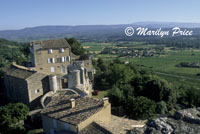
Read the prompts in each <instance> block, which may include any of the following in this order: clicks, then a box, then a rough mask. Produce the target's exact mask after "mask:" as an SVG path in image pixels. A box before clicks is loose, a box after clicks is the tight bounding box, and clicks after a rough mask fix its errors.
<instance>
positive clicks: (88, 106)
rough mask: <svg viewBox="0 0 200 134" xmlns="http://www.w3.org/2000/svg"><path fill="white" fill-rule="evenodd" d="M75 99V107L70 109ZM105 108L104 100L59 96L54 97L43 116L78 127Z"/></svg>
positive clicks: (74, 95) (77, 96)
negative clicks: (71, 102)
mask: <svg viewBox="0 0 200 134" xmlns="http://www.w3.org/2000/svg"><path fill="white" fill-rule="evenodd" d="M72 98H73V99H75V107H74V108H71V107H70V99H72ZM102 108H103V100H99V99H94V98H90V97H81V96H79V95H76V94H73V95H59V96H54V97H52V99H51V101H50V102H49V103H48V104H47V106H46V108H45V109H44V110H42V112H41V114H43V115H46V116H49V117H51V118H55V119H57V120H61V121H64V122H67V123H69V124H74V125H77V124H79V123H81V122H82V121H84V120H86V119H87V118H89V117H90V116H92V115H93V114H95V113H97V112H98V111H100V110H101V109H102Z"/></svg>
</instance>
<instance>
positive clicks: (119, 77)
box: [108, 64, 135, 85]
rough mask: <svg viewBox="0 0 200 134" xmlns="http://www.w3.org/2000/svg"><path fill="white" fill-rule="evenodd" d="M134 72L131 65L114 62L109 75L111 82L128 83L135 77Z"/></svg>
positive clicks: (112, 83)
mask: <svg viewBox="0 0 200 134" xmlns="http://www.w3.org/2000/svg"><path fill="white" fill-rule="evenodd" d="M134 75H135V74H134V72H133V70H131V69H130V68H129V67H127V66H126V65H123V64H114V65H113V66H112V67H111V74H110V75H109V80H108V81H109V83H110V84H111V85H114V84H119V85H121V84H127V83H129V82H130V81H131V80H132V78H133V77H134Z"/></svg>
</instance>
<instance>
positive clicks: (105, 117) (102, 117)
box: [78, 103, 111, 131]
mask: <svg viewBox="0 0 200 134" xmlns="http://www.w3.org/2000/svg"><path fill="white" fill-rule="evenodd" d="M110 117H111V105H110V103H107V104H106V105H105V106H104V107H103V108H102V109H101V110H100V111H99V112H97V113H96V114H94V115H92V116H91V117H89V118H88V119H87V120H85V121H83V122H81V123H80V124H78V131H81V130H82V129H84V128H85V127H86V126H88V125H89V124H90V123H92V122H105V123H109V122H110Z"/></svg>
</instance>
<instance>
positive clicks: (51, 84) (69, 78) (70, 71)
mask: <svg viewBox="0 0 200 134" xmlns="http://www.w3.org/2000/svg"><path fill="white" fill-rule="evenodd" d="M30 51H31V62H32V66H31V67H23V66H19V65H16V64H13V65H11V66H10V67H8V68H7V69H5V72H4V85H5V91H4V94H5V96H6V98H7V100H8V101H10V102H23V103H25V104H27V105H28V106H29V107H30V108H34V107H36V106H37V105H40V98H41V97H42V96H43V95H45V94H46V93H48V92H50V91H53V92H54V93H55V92H57V91H58V90H63V89H67V88H71V89H73V90H75V91H76V92H78V93H79V94H80V95H81V96H91V93H92V91H93V90H92V81H93V75H94V69H93V68H92V63H91V60H85V61H75V59H74V58H72V57H77V56H75V55H73V53H72V52H71V47H70V45H69V44H68V42H67V41H66V40H65V39H58V40H44V41H34V42H32V43H31V45H30ZM71 58H72V59H73V61H71Z"/></svg>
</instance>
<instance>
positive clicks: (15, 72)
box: [4, 65, 36, 79]
mask: <svg viewBox="0 0 200 134" xmlns="http://www.w3.org/2000/svg"><path fill="white" fill-rule="evenodd" d="M4 73H5V74H6V75H9V76H12V77H16V78H20V79H27V78H28V77H30V76H31V75H33V74H34V73H36V71H31V70H28V69H23V68H19V67H18V66H15V65H10V66H9V67H7V68H6V69H4Z"/></svg>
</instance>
